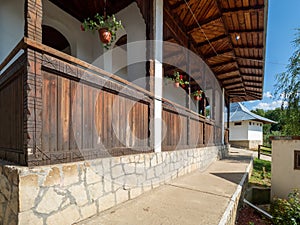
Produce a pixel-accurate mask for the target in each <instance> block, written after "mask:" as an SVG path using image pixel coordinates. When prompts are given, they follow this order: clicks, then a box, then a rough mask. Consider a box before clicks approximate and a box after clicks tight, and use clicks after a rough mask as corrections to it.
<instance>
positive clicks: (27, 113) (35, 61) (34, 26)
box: [24, 0, 43, 165]
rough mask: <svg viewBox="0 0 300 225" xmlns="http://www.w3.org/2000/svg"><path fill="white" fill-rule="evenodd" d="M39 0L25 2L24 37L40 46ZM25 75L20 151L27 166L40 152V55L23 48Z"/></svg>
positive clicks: (40, 2)
mask: <svg viewBox="0 0 300 225" xmlns="http://www.w3.org/2000/svg"><path fill="white" fill-rule="evenodd" d="M42 15H43V12H42V1H41V0H26V1H25V16H26V18H25V36H26V37H28V38H29V39H32V40H35V41H36V42H39V43H42ZM26 53H27V73H26V74H25V76H24V152H25V154H27V163H28V164H29V165H30V158H31V157H32V156H33V155H34V156H35V157H38V154H37V152H38V153H40V152H41V151H42V134H41V132H42V108H43V105H42V87H43V78H42V70H41V67H42V63H41V62H42V54H41V53H38V52H36V51H34V50H31V49H27V50H26Z"/></svg>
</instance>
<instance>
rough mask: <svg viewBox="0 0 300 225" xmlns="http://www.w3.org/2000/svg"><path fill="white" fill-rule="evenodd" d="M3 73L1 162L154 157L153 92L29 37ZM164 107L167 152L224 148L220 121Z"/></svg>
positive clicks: (3, 65)
mask: <svg viewBox="0 0 300 225" xmlns="http://www.w3.org/2000/svg"><path fill="white" fill-rule="evenodd" d="M22 49H24V50H25V51H24V53H23V55H22V56H21V57H20V58H19V59H18V60H17V61H15V63H13V64H12V65H11V66H9V67H8V68H6V67H7V65H8V64H9V63H11V60H12V59H13V58H14V57H15V55H16V54H17V53H18V52H20V50H22ZM3 69H5V71H4V72H3V73H2V74H1V77H0V122H1V124H2V126H1V127H0V134H1V140H0V158H2V159H6V160H9V161H13V162H15V163H18V164H22V165H29V166H34V165H45V164H54V163H63V162H71V161H78V160H84V159H94V158H98V157H108V156H111V155H112V156H116V155H124V154H136V153H140V152H141V151H142V152H152V151H153V135H154V133H153V124H151V123H152V122H151V121H152V120H151V118H153V116H154V108H153V105H154V103H153V102H154V99H155V98H156V97H155V96H154V95H153V94H152V93H150V92H148V91H147V90H144V89H143V88H141V87H139V86H137V85H134V84H132V83H130V82H128V81H126V80H123V79H121V78H119V77H117V76H115V75H113V74H109V73H107V72H105V71H103V70H101V69H99V68H98V67H95V66H92V65H90V64H88V63H85V62H83V61H81V60H79V59H77V58H75V57H72V56H69V55H66V54H64V53H62V52H59V51H57V50H55V49H52V48H50V47H48V46H45V45H43V44H40V43H37V42H35V41H33V40H30V39H27V38H24V39H23V40H22V41H21V42H20V43H19V44H18V45H17V46H16V48H15V49H14V50H13V51H12V53H11V54H9V56H8V57H7V58H6V59H5V60H4V62H3V63H1V65H0V70H3ZM32 88H33V89H32ZM162 101H163V112H162V119H163V121H164V125H163V130H162V134H163V135H164V136H163V140H162V149H163V150H176V149H186V148H196V147H203V146H208V145H215V144H220V143H221V142H220V141H219V140H221V136H220V135H221V128H218V127H216V126H215V123H214V122H213V121H211V120H209V119H207V118H205V117H204V116H202V115H199V114H197V113H195V112H193V111H191V110H189V109H187V108H185V107H183V106H181V105H178V104H176V103H174V102H170V101H168V100H167V99H162Z"/></svg>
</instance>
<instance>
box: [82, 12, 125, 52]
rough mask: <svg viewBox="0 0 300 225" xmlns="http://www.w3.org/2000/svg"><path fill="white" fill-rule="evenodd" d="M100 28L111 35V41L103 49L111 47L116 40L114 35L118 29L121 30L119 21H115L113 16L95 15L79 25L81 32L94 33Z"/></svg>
mask: <svg viewBox="0 0 300 225" xmlns="http://www.w3.org/2000/svg"><path fill="white" fill-rule="evenodd" d="M102 28H105V29H107V30H108V31H109V32H110V33H111V40H110V42H109V43H107V44H104V47H105V48H108V47H109V46H111V43H112V42H113V41H115V39H116V33H117V30H118V29H123V26H122V23H121V20H119V21H118V20H117V19H116V17H115V15H111V16H106V17H105V16H100V14H99V13H97V14H96V15H95V16H94V18H93V19H91V18H87V19H85V20H84V21H83V23H82V24H81V30H82V31H95V30H100V29H102Z"/></svg>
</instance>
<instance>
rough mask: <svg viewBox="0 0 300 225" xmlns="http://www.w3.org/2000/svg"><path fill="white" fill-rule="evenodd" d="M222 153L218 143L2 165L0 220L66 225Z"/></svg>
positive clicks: (200, 166) (181, 173)
mask: <svg viewBox="0 0 300 225" xmlns="http://www.w3.org/2000/svg"><path fill="white" fill-rule="evenodd" d="M225 152H226V147H224V146H223V147H221V146H220V147H205V148H201V149H189V150H181V151H170V152H161V153H147V154H137V155H129V156H121V157H113V158H104V159H95V160H90V161H82V162H77V163H68V164H57V165H51V166H43V167H33V168H27V167H19V166H12V165H5V164H2V165H0V176H1V178H0V224H5V225H6V224H9V225H14V224H20V225H21V224H22V225H23V224H26V225H27V224H35V225H39V224H41V225H42V224H43V225H46V224H47V225H56V224H57V225H70V224H73V223H76V222H78V221H82V220H84V219H87V218H89V217H91V216H94V215H97V214H98V213H100V212H101V211H104V210H106V209H109V208H111V207H113V206H115V205H117V204H120V203H122V202H125V201H127V200H130V199H133V198H136V197H137V196H139V195H140V194H142V193H143V192H146V191H149V190H151V189H153V188H156V187H158V186H159V185H162V184H164V183H166V182H168V181H170V180H172V179H174V178H177V177H179V176H182V175H184V174H187V173H190V172H192V171H194V170H196V169H201V170H204V169H205V168H206V167H208V166H209V165H210V164H211V163H212V162H213V161H215V160H216V159H217V158H219V157H220V156H221V155H224V153H225ZM221 153H222V154H221Z"/></svg>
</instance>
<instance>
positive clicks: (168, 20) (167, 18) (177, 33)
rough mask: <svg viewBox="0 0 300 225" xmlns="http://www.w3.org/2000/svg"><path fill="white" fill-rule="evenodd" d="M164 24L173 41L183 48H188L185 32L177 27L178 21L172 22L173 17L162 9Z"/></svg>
mask: <svg viewBox="0 0 300 225" xmlns="http://www.w3.org/2000/svg"><path fill="white" fill-rule="evenodd" d="M164 23H165V25H166V26H167V27H168V29H169V30H170V31H171V32H172V34H173V36H174V38H175V40H176V41H177V42H178V43H181V44H182V45H183V46H184V47H188V42H189V38H188V36H187V34H186V32H185V30H183V28H182V27H181V26H180V25H179V24H180V23H179V22H178V21H175V20H174V17H173V16H172V15H171V14H170V12H169V11H168V10H167V9H166V7H164Z"/></svg>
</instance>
